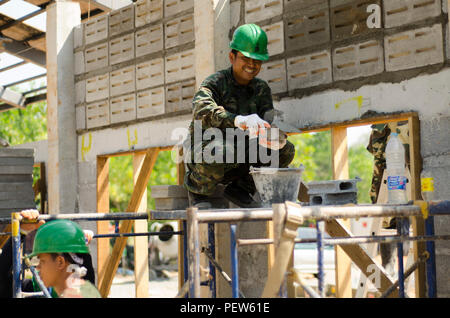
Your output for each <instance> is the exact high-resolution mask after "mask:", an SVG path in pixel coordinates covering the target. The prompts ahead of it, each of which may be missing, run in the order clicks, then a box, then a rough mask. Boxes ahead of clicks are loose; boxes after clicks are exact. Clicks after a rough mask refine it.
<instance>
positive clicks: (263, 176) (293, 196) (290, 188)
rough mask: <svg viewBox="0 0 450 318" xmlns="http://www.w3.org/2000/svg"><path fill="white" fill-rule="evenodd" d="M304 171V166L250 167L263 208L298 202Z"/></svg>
mask: <svg viewBox="0 0 450 318" xmlns="http://www.w3.org/2000/svg"><path fill="white" fill-rule="evenodd" d="M303 170H305V168H304V167H303V165H301V166H300V167H299V168H265V167H262V168H254V167H250V174H251V176H252V177H253V181H254V182H255V186H256V190H257V191H258V194H259V196H260V198H261V201H262V205H263V207H271V206H272V204H273V203H283V202H285V201H293V202H296V201H297V197H298V191H299V189H300V182H301V176H302V172H303Z"/></svg>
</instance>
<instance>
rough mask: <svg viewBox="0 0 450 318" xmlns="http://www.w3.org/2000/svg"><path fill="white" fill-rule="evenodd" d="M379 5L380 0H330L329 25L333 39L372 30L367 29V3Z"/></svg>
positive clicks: (371, 30)
mask: <svg viewBox="0 0 450 318" xmlns="http://www.w3.org/2000/svg"><path fill="white" fill-rule="evenodd" d="M373 4H377V5H381V0H373V1H366V0H331V2H330V6H331V8H330V25H331V35H332V39H333V40H340V39H346V38H351V37H353V36H356V35H361V34H367V33H369V32H373V31H374V30H376V29H375V28H374V29H369V27H368V26H367V19H368V17H369V15H370V14H371V13H370V12H367V7H368V6H369V5H373Z"/></svg>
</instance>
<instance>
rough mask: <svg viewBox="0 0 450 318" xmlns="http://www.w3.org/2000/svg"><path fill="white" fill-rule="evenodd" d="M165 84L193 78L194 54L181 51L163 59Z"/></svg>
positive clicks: (192, 51)
mask: <svg viewBox="0 0 450 318" xmlns="http://www.w3.org/2000/svg"><path fill="white" fill-rule="evenodd" d="M165 74H166V75H165V76H166V79H165V82H166V83H172V82H176V81H181V80H185V79H188V78H190V77H194V76H195V52H194V50H188V51H183V52H179V53H175V54H172V55H169V56H166V57H165Z"/></svg>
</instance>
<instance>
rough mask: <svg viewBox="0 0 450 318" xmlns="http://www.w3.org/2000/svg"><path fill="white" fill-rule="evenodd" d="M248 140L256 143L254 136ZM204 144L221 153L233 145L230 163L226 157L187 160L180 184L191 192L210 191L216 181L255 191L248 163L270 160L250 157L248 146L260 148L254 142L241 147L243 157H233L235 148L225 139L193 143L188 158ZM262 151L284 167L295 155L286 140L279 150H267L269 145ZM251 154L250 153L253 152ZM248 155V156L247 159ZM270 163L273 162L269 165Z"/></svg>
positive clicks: (208, 192) (255, 163)
mask: <svg viewBox="0 0 450 318" xmlns="http://www.w3.org/2000/svg"><path fill="white" fill-rule="evenodd" d="M248 142H249V143H252V142H253V143H257V139H253V140H250V141H248ZM206 146H214V147H215V150H216V151H217V152H220V153H221V154H223V155H224V156H225V155H226V153H227V151H231V150H230V148H233V149H232V150H233V151H234V152H233V153H234V154H235V156H234V160H233V161H232V163H229V160H228V161H226V160H222V161H221V162H218V163H217V162H212V163H206V162H200V163H199V162H197V163H196V162H194V160H191V162H189V163H186V174H185V176H184V187H185V188H186V189H187V190H188V191H190V192H193V193H197V194H203V195H212V194H213V193H214V191H215V189H216V186H217V185H218V184H223V185H227V184H229V183H231V182H234V183H236V184H237V185H238V186H239V187H241V188H242V189H245V190H246V191H248V192H249V193H252V194H253V193H255V190H256V188H255V184H254V182H253V178H252V177H251V175H250V174H249V170H250V167H251V166H253V167H264V166H271V162H268V163H266V162H265V161H262V160H261V158H259V156H257V158H256V159H257V160H256V162H255V160H254V159H252V157H251V153H252V152H253V151H252V150H254V149H256V148H257V149H258V153H259V151H260V149H259V147H261V146H259V145H258V144H257V145H253V147H251V146H247V145H246V147H245V161H244V162H242V160H240V161H238V160H236V159H237V158H236V154H237V149H236V146H235V145H234V144H232V143H229V142H227V141H218V142H216V141H214V140H213V141H211V142H209V143H206V144H203V145H198V146H197V147H195V146H194V147H193V149H191V159H193V157H194V154H195V153H198V152H199V151H202V150H203V149H205V147H206ZM262 151H265V152H267V154H268V155H269V156H270V157H271V158H275V157H276V158H277V159H278V160H277V161H278V165H277V167H280V168H286V167H287V166H288V165H289V164H290V163H291V162H292V160H293V159H294V155H295V146H294V145H293V144H292V143H290V142H289V141H287V142H286V145H285V146H284V147H283V148H281V149H280V150H276V151H275V150H271V149H266V148H264V149H262ZM253 155H254V153H253ZM250 159H251V160H250ZM272 166H273V165H272Z"/></svg>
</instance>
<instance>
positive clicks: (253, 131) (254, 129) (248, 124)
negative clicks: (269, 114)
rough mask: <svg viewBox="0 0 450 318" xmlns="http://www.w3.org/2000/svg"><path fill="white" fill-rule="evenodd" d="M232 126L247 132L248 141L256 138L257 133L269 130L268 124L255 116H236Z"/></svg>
mask: <svg viewBox="0 0 450 318" xmlns="http://www.w3.org/2000/svg"><path fill="white" fill-rule="evenodd" d="M234 125H235V126H236V127H238V128H239V129H242V130H248V131H249V133H250V139H252V138H256V137H257V136H258V134H259V133H262V132H263V131H264V130H265V129H266V128H270V124H269V123H268V122H267V121H265V120H262V119H261V118H260V117H259V116H258V115H257V114H252V115H248V116H242V115H238V116H236V118H235V119H234Z"/></svg>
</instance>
